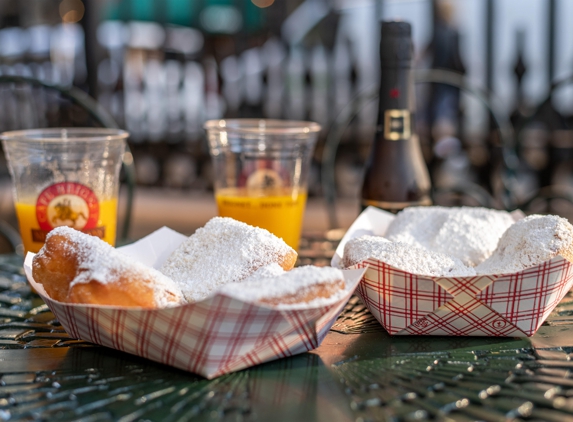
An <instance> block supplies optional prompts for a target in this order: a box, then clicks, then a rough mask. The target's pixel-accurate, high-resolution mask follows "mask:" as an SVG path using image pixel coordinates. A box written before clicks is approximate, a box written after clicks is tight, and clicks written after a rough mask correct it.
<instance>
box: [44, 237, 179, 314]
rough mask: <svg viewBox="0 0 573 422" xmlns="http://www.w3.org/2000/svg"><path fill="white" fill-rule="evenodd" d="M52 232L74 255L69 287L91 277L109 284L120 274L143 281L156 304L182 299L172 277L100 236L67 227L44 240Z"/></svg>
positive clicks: (169, 303) (86, 281) (165, 304)
mask: <svg viewBox="0 0 573 422" xmlns="http://www.w3.org/2000/svg"><path fill="white" fill-rule="evenodd" d="M54 235H60V236H64V237H65V238H67V239H68V240H69V242H67V243H63V244H62V245H63V246H64V247H65V248H66V249H67V250H66V251H65V253H66V254H70V255H71V254H74V255H76V257H77V262H78V272H77V275H76V277H75V278H74V280H72V282H71V283H70V287H71V286H73V285H75V284H78V283H89V282H90V281H92V280H94V281H97V282H98V283H101V284H107V283H112V282H114V281H116V280H117V279H118V276H119V275H120V274H122V275H124V276H125V277H127V278H136V279H138V280H141V281H142V282H147V284H148V285H149V286H150V287H151V288H152V289H153V292H154V298H155V301H156V305H157V306H158V307H165V306H174V305H178V304H179V303H178V302H174V301H173V298H174V297H176V298H178V299H179V300H180V302H181V303H184V302H185V301H184V299H183V295H182V293H181V290H180V289H179V287H178V286H177V285H176V284H175V283H174V282H173V281H172V280H170V279H169V278H168V277H166V276H164V275H163V274H161V273H160V272H159V271H157V270H155V269H153V268H151V267H147V266H146V265H144V264H141V263H140V262H137V261H136V260H134V259H133V258H131V257H129V256H127V255H124V254H122V253H121V252H119V251H117V250H116V249H115V248H113V247H112V246H111V245H109V244H107V243H105V242H104V241H102V240H101V239H99V238H97V237H95V236H91V235H88V234H85V233H82V232H80V231H77V230H75V229H72V228H70V227H67V226H62V227H57V228H55V229H53V230H52V231H51V232H50V233H48V236H47V239H49V238H50V237H51V236H54ZM43 252H44V250H43V249H41V250H40V252H39V253H38V256H42V254H43Z"/></svg>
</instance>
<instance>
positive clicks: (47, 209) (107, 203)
mask: <svg viewBox="0 0 573 422" xmlns="http://www.w3.org/2000/svg"><path fill="white" fill-rule="evenodd" d="M127 137H128V133H127V132H125V131H122V130H116V129H104V128H69V129H66V128H54V129H32V130H20V131H13V132H4V133H2V134H1V135H0V139H2V144H3V147H4V152H5V154H6V158H7V160H8V168H9V170H10V175H11V176H12V181H13V193H14V202H15V205H16V215H17V216H18V223H19V226H20V235H21V237H22V242H23V244H24V249H25V251H26V252H38V251H39V250H40V248H41V247H42V245H43V244H44V242H45V239H46V235H47V234H48V232H50V230H52V229H53V228H55V227H58V226H64V225H65V226H70V227H73V228H75V229H77V230H80V231H82V232H84V233H88V234H91V235H94V236H97V237H100V238H101V239H103V240H104V241H106V242H108V243H109V244H111V245H115V237H116V228H117V196H118V190H119V171H120V168H121V160H122V157H123V153H124V151H125V140H126V139H127Z"/></svg>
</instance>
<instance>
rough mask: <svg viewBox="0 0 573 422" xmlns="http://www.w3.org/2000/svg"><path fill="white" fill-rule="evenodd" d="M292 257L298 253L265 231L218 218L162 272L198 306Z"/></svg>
mask: <svg viewBox="0 0 573 422" xmlns="http://www.w3.org/2000/svg"><path fill="white" fill-rule="evenodd" d="M290 254H295V255H296V252H295V251H294V249H292V248H291V247H290V246H288V245H287V244H286V243H285V242H284V241H283V240H282V239H280V238H278V237H276V236H275V235H273V234H271V233H270V232H269V231H267V230H265V229H261V228H258V227H253V226H250V225H248V224H245V223H242V222H240V221H236V220H234V219H232V218H226V217H214V218H212V219H211V220H210V221H209V222H208V223H207V224H206V225H205V226H204V227H202V228H200V229H198V230H197V231H196V232H195V234H193V235H192V236H190V237H189V238H188V239H187V240H186V241H184V242H183V243H182V244H181V245H180V246H179V247H178V248H177V249H176V250H175V251H174V252H173V254H171V256H170V257H169V258H168V259H167V261H166V262H165V264H163V266H162V267H161V269H160V271H161V272H162V273H163V274H165V275H166V276H168V277H170V278H171V279H173V281H175V282H176V283H177V284H178V285H179V287H180V288H181V290H182V291H183V295H184V296H185V298H186V299H187V300H188V301H190V302H197V301H200V300H202V299H205V298H206V297H207V296H209V295H210V294H211V293H212V292H214V291H215V289H217V288H218V287H220V286H222V285H224V284H227V283H235V282H238V281H240V280H243V279H244V278H246V277H248V276H249V275H250V274H252V273H253V272H254V271H256V270H257V269H258V268H260V267H263V266H265V265H268V264H271V263H273V262H274V263H282V262H283V261H284V259H285V256H287V255H290Z"/></svg>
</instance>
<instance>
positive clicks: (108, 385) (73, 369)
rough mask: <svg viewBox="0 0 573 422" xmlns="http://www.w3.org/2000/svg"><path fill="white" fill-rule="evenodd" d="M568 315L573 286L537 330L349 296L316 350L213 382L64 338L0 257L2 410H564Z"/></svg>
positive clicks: (367, 414) (567, 414) (570, 416)
mask: <svg viewBox="0 0 573 422" xmlns="http://www.w3.org/2000/svg"><path fill="white" fill-rule="evenodd" d="M335 244H336V239H335V238H334V239H328V238H320V237H319V236H317V235H315V236H313V237H308V238H307V239H306V240H305V242H303V247H304V248H306V249H305V250H303V251H302V253H301V263H310V262H315V263H327V262H328V257H329V255H330V254H331V253H332V251H333V250H334V245H335ZM572 322H573V296H572V295H571V294H570V295H569V296H567V297H566V298H565V299H564V300H563V301H562V302H561V304H560V305H559V306H558V307H557V308H556V309H555V310H554V312H553V313H552V315H551V316H550V317H549V319H548V320H547V321H546V323H545V324H544V326H542V327H541V329H540V330H539V331H538V332H537V334H535V336H533V337H531V338H529V339H516V338H479V337H478V338H472V337H407V336H405V337H390V336H389V335H388V334H387V333H386V332H385V331H384V330H383V329H382V327H381V326H380V325H379V324H378V322H377V321H376V320H375V319H374V318H373V317H372V316H371V315H370V314H369V312H368V311H367V310H366V309H365V307H364V306H363V305H362V304H361V303H360V301H359V300H358V299H357V298H356V297H353V298H352V299H351V300H350V302H349V303H348V305H347V306H346V309H345V311H344V312H343V313H342V314H341V316H340V317H339V318H338V320H337V322H336V323H335V325H334V326H333V327H332V330H331V332H330V333H329V334H328V336H327V337H326V339H325V340H324V342H323V344H322V345H321V346H320V347H319V348H318V349H316V350H315V351H313V352H310V353H305V354H302V355H298V356H294V357H291V358H286V359H281V360H277V361H273V362H269V363H266V364H262V365H258V366H255V367H253V368H251V369H248V370H243V371H240V372H237V373H233V374H229V375H224V376H221V377H219V378H216V379H214V380H211V381H208V380H205V379H204V378H202V377H199V376H197V375H194V374H191V373H187V372H184V371H180V370H176V369H173V368H170V367H167V366H163V365H160V364H156V363H153V362H151V361H148V360H145V359H141V358H138V357H135V356H132V355H128V354H125V353H121V352H118V351H115V350H112V349H107V348H104V347H99V346H94V345H92V344H91V343H87V342H84V341H81V340H76V339H71V338H69V336H68V335H67V334H66V333H65V332H64V331H63V329H62V328H61V326H60V325H59V323H58V321H57V320H55V319H54V316H53V314H52V313H51V312H50V311H49V309H48V308H47V306H46V305H44V304H43V302H42V300H41V299H40V298H39V297H38V296H37V295H35V294H34V293H32V292H31V291H30V289H29V288H28V286H27V283H26V280H25V277H24V275H23V271H22V259H21V258H20V257H17V256H0V375H1V378H0V419H4V420H48V419H51V420H54V419H56V420H82V421H100V420H101V421H104V420H124V421H135V420H150V421H155V420H157V421H178V420H189V419H193V420H234V421H237V420H247V421H248V420H261V421H266V420H274V421H280V420H285V421H292V420H301V421H302V420H305V421H306V420H319V421H328V422H333V421H347V420H349V421H350V420H356V421H368V420H373V421H374V420H392V421H401V420H404V421H410V420H441V421H447V420H456V421H458V420H459V421H464V420H486V421H498V420H499V421H508V420H514V421H518V420H538V421H568V420H573V376H571V370H572V369H573V363H572V361H571V357H572V356H573V336H572V335H571V334H572V333H573V324H572Z"/></svg>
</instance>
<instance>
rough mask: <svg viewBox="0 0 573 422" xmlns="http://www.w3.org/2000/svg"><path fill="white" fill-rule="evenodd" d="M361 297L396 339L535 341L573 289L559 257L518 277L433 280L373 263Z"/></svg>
mask: <svg viewBox="0 0 573 422" xmlns="http://www.w3.org/2000/svg"><path fill="white" fill-rule="evenodd" d="M356 267H358V268H363V267H368V269H367V270H366V272H365V274H364V276H363V278H362V281H361V282H360V285H359V286H358V289H357V293H358V295H359V296H360V297H361V298H362V300H363V301H364V303H365V304H366V306H367V307H368V309H369V310H370V312H371V313H372V314H373V315H374V317H375V318H376V319H377V320H378V321H379V322H380V324H382V326H383V327H384V328H385V329H386V331H388V332H389V333H390V334H392V335H412V334H414V335H440V336H444V335H446V336H501V337H508V336H510V337H525V336H531V335H533V334H534V333H535V331H537V329H538V328H539V327H540V326H541V324H542V323H543V321H544V320H545V319H546V318H547V316H549V314H550V313H551V311H552V310H553V309H554V308H555V306H557V304H558V303H559V302H560V301H561V299H563V297H564V296H565V294H566V293H567V292H568V291H569V290H570V289H571V287H573V271H572V268H571V267H572V264H571V262H569V261H567V260H566V259H564V258H562V257H560V256H558V257H556V258H554V259H552V260H550V261H547V262H545V263H543V264H541V265H538V266H536V267H533V268H530V269H527V270H524V271H520V272H518V273H514V274H506V275H500V276H497V275H496V276H477V277H459V278H443V277H428V276H420V275H416V274H410V273H408V272H405V271H402V270H399V269H397V268H394V267H391V266H390V265H387V264H385V263H383V262H380V261H378V260H375V259H369V260H366V261H364V262H362V263H361V264H358V265H357V266H356Z"/></svg>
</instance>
